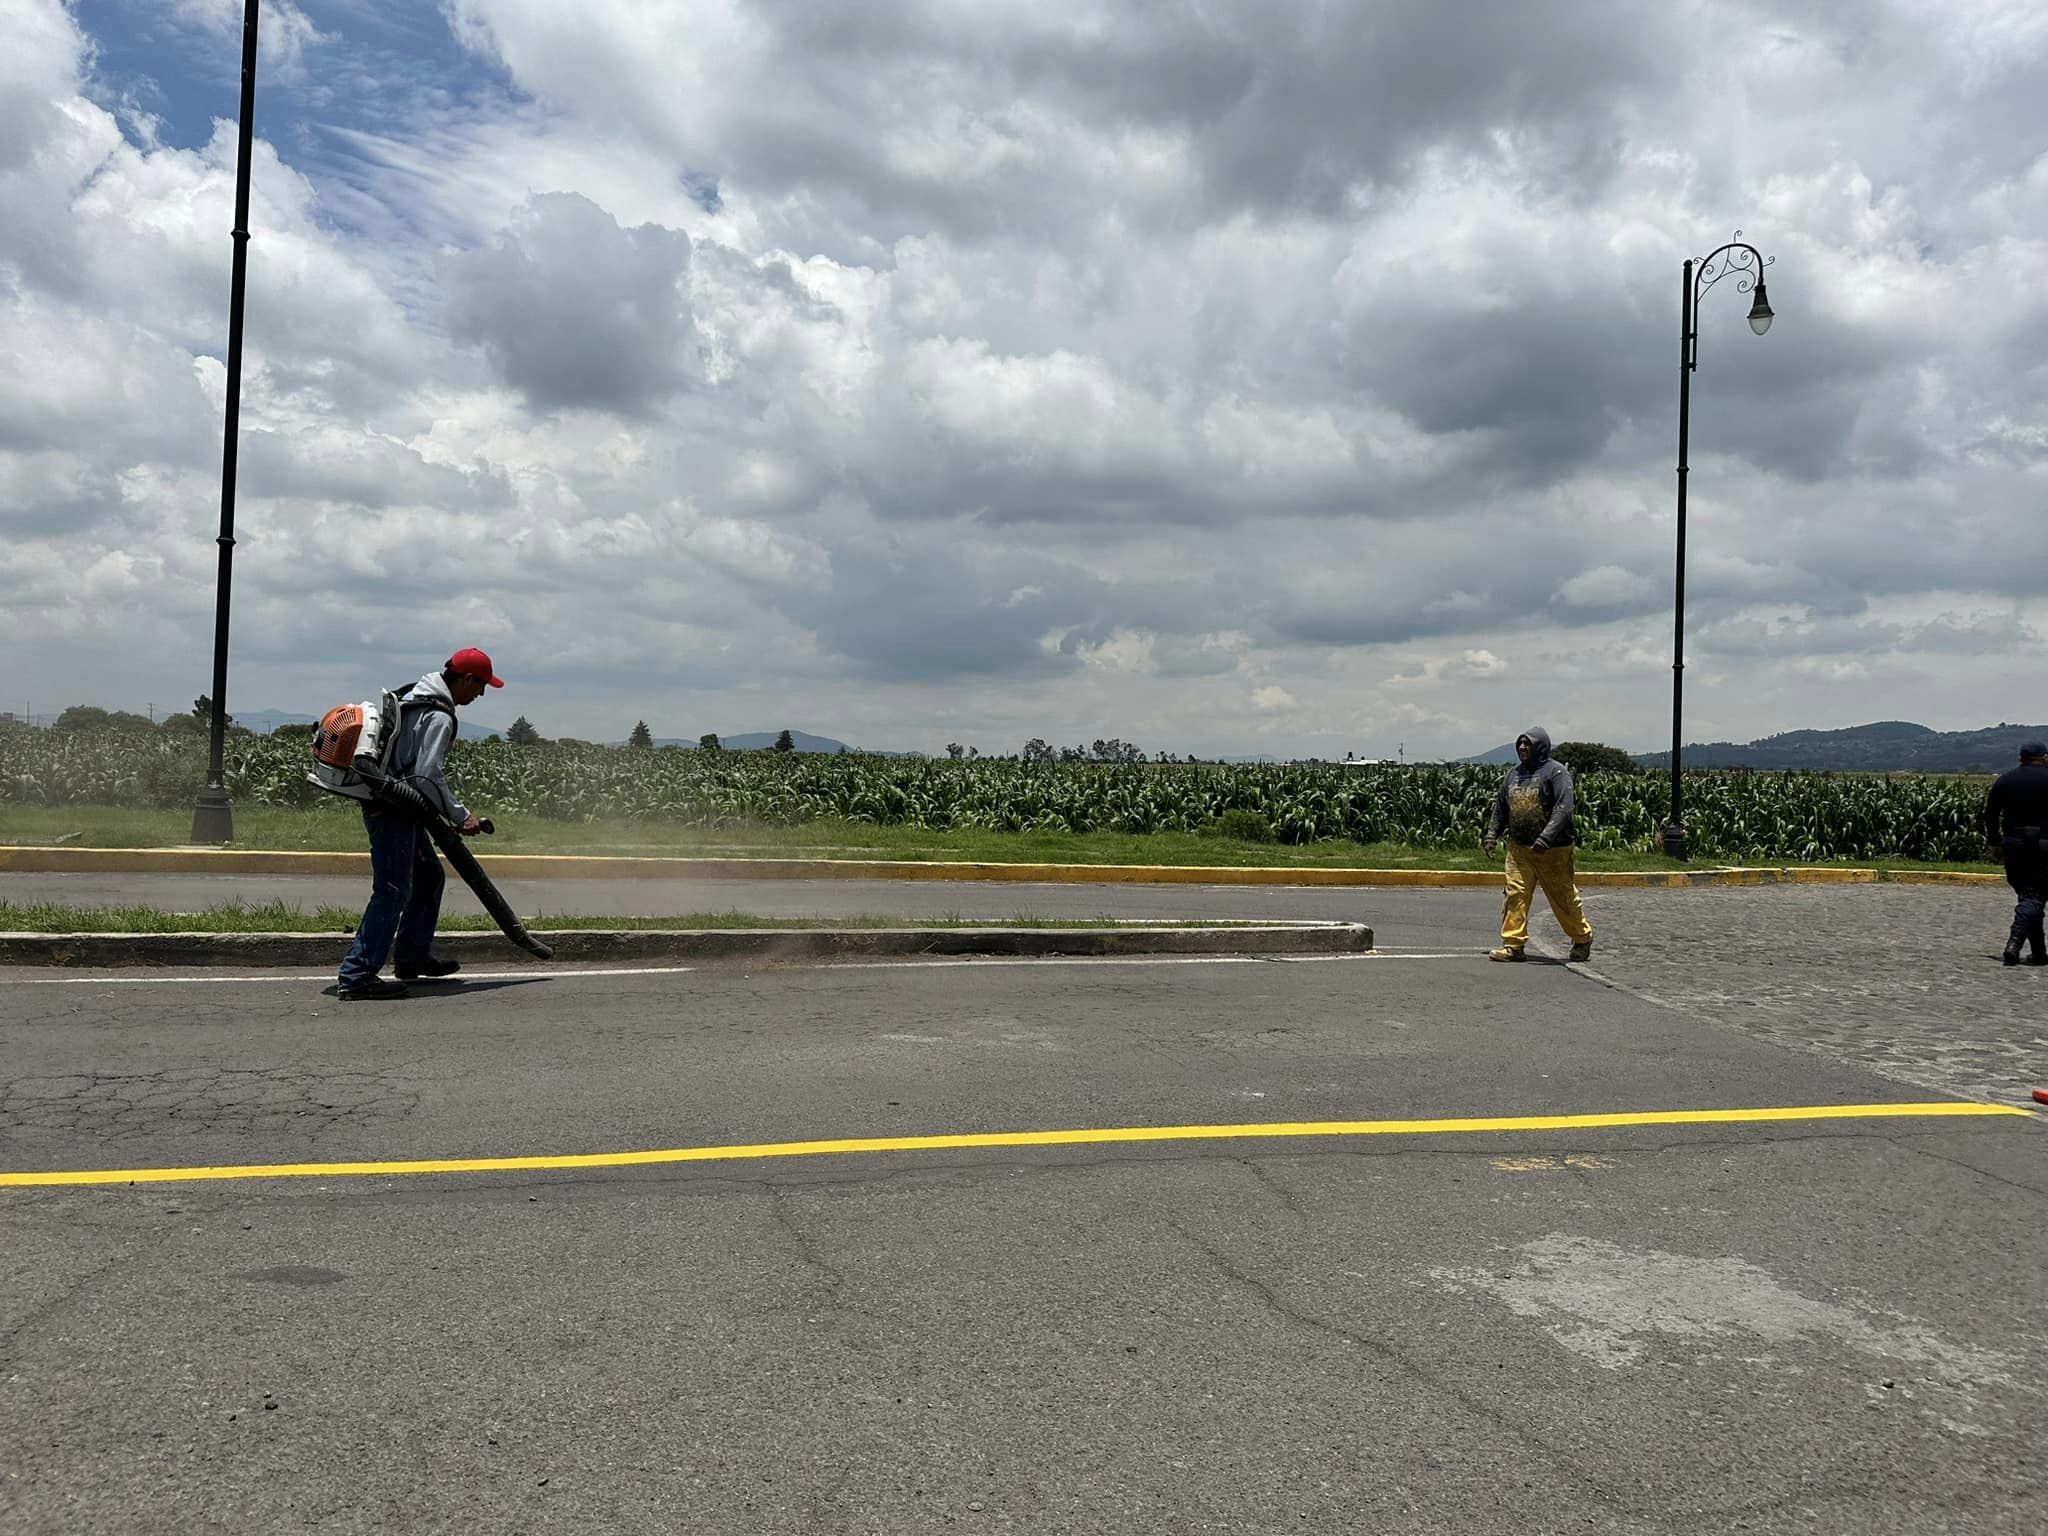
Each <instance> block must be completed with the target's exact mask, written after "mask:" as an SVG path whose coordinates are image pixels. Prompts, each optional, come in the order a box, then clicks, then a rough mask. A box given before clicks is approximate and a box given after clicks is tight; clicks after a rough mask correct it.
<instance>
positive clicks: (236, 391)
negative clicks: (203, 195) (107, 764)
mask: <svg viewBox="0 0 2048 1536" xmlns="http://www.w3.org/2000/svg"><path fill="white" fill-rule="evenodd" d="M258 3H259V0H243V5H242V119H241V122H240V124H239V125H238V126H239V128H240V130H241V145H240V150H239V153H238V154H237V156H236V160H235V227H234V229H233V230H232V231H230V234H231V236H232V238H233V240H234V242H235V262H234V268H233V272H232V275H231V276H230V277H229V279H228V405H227V430H226V433H225V438H224V441H223V444H222V448H221V464H220V537H219V538H218V539H216V540H215V541H214V542H215V543H217V544H218V545H219V546H220V577H219V579H218V581H217V582H216V584H215V587H214V597H213V604H214V607H213V720H212V722H211V733H210V737H209V745H208V748H207V755H206V787H205V788H204V789H202V790H200V791H199V803H198V804H197V805H196V806H194V807H193V810H192V841H193V842H195V843H225V842H228V841H230V840H231V839H233V837H234V835H235V814H234V810H233V808H232V807H231V806H230V805H229V803H228V786H227V775H226V770H225V768H224V766H223V764H222V754H223V752H224V750H225V743H226V740H227V733H228V593H229V591H230V589H231V588H232V586H233V582H234V568H235V450H236V447H237V445H238V444H239V442H240V438H241V422H242V294H243V290H244V287H245V286H246V284H247V282H248V276H249V265H248V251H249V150H250V145H251V139H252V130H253V129H254V127H255V122H256V7H257V5H258Z"/></svg>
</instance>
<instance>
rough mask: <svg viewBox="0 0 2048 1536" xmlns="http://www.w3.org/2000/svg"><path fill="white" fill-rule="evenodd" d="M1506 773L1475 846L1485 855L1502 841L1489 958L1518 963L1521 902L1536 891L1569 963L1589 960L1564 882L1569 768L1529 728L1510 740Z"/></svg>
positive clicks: (1568, 873) (1568, 870)
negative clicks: (1495, 933)
mask: <svg viewBox="0 0 2048 1536" xmlns="http://www.w3.org/2000/svg"><path fill="white" fill-rule="evenodd" d="M1515 759H1516V760H1515V764H1514V766H1513V767H1511V768H1509V769H1508V772H1507V778H1506V779H1505V780H1504V781H1503V782H1502V784H1501V788H1500V794H1499V796H1498V797H1497V798H1496V799H1495V801H1494V805H1493V814H1492V816H1490V817H1489V818H1488V819H1487V823H1486V831H1485V833H1484V835H1483V836H1482V837H1481V838H1480V845H1481V846H1482V847H1483V848H1485V849H1486V852H1487V854H1488V855H1489V856H1491V854H1492V853H1493V850H1494V848H1495V847H1496V846H1497V845H1498V844H1499V842H1500V841H1501V840H1502V839H1503V838H1505V839H1506V841H1507V845H1508V860H1507V896H1506V899H1505V900H1503V901H1502V902H1501V908H1500V947H1499V948H1498V949H1495V950H1492V951H1490V952H1489V953H1488V955H1487V958H1488V959H1490V960H1520V959H1522V958H1523V955H1522V951H1523V949H1525V948H1526V947H1527V946H1528V943H1529V903H1530V901H1531V900H1532V899H1533V898H1534V896H1535V894H1536V890H1537V887H1539V886H1540V887H1542V890H1543V894H1544V896H1545V897H1546V898H1547V899H1548V900H1549V902H1550V910H1551V911H1552V912H1554V913H1556V914H1557V921H1558V926H1559V927H1561V928H1563V929H1564V934H1565V937H1566V938H1568V939H1570V940H1571V941H1572V951H1571V958H1572V959H1574V960H1589V959H1591V958H1592V956H1593V925H1592V924H1591V923H1589V922H1587V921H1586V910H1585V908H1584V907H1583V906H1581V905H1580V903H1579V888H1578V885H1577V884H1576V882H1575V881H1574V880H1573V878H1572V869H1573V864H1574V861H1575V850H1576V846H1577V843H1578V835H1577V832H1576V829H1575V828H1574V827H1573V825H1572V775H1571V770H1570V769H1568V768H1566V767H1565V765H1564V764H1563V763H1561V762H1559V761H1558V760H1557V759H1556V758H1554V757H1552V756H1551V755H1550V733H1549V732H1548V731H1545V730H1544V729H1543V728H1542V727H1541V726H1531V727H1530V728H1529V729H1528V730H1527V731H1524V732H1523V733H1522V734H1521V735H1520V736H1519V737H1517V738H1516V739H1515Z"/></svg>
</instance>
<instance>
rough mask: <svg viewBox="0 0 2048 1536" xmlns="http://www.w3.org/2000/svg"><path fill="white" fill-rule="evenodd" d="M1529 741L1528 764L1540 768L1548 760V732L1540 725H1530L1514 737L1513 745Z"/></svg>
mask: <svg viewBox="0 0 2048 1536" xmlns="http://www.w3.org/2000/svg"><path fill="white" fill-rule="evenodd" d="M1525 741H1526V742H1528V743H1529V766H1530V767H1531V768H1540V767H1542V766H1543V765H1544V764H1545V763H1547V762H1549V761H1550V732H1548V731H1546V730H1545V729H1543V727H1542V726H1540V725H1532V726H1530V727H1529V729H1527V730H1526V731H1524V732H1522V734H1521V735H1519V736H1517V737H1516V738H1515V745H1517V746H1520V745H1521V744H1522V743H1523V742H1525Z"/></svg>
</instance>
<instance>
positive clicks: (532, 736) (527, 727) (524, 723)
mask: <svg viewBox="0 0 2048 1536" xmlns="http://www.w3.org/2000/svg"><path fill="white" fill-rule="evenodd" d="M505 739H506V740H507V741H509V742H511V743H512V745H513V746H515V747H537V746H539V745H540V744H541V743H542V741H543V740H545V738H544V737H543V736H542V735H541V733H540V732H539V731H537V730H535V729H534V728H533V722H532V721H531V720H529V719H527V718H526V716H524V715H521V716H520V717H519V718H518V719H517V720H514V721H513V722H512V723H511V724H510V725H508V726H506V727H505Z"/></svg>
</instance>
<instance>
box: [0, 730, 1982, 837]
mask: <svg viewBox="0 0 2048 1536" xmlns="http://www.w3.org/2000/svg"><path fill="white" fill-rule="evenodd" d="M309 760H310V759H309V756H308V747H307V744H306V741H305V740H304V738H302V737H283V738H277V737H237V738H233V739H231V740H230V741H229V742H228V747H227V758H226V766H227V785H228V790H229V793H230V794H231V795H232V796H233V798H234V800H235V803H236V804H238V805H267V806H287V807H311V806H314V805H316V804H319V803H323V802H329V801H330V799H331V797H328V796H325V795H322V794H321V793H320V791H318V790H316V789H314V788H313V787H312V786H311V785H309V784H307V783H306V781H305V769H306V767H307V765H308V763H309ZM205 761H206V745H205V742H204V740H203V739H195V738H189V737H188V738H183V739H164V738H161V737H156V736H152V735H149V734H146V733H141V732H138V733H134V734H122V733H58V732H54V731H10V732H6V733H4V734H0V808H4V807H5V806H6V805H8V804H15V805H44V806H57V805H106V806H129V807H154V808H162V809H177V810H182V809H185V808H188V807H189V806H190V805H191V804H192V800H193V796H194V794H195V793H196V791H197V790H198V787H199V785H200V783H201V782H202V780H203V779H204V777H205ZM448 775H449V778H450V780H451V781H452V782H453V783H454V785H455V787H456V789H457V791H458V792H459V793H460V794H461V795H462V797H463V799H464V800H465V801H466V802H467V803H468V804H469V805H470V806H472V807H473V808H474V809H476V810H477V811H478V812H479V813H480V814H489V815H493V816H501V817H509V816H529V817H539V818H545V819H549V820H556V821H617V820H635V819H654V820H661V821H667V822H674V823H680V824H682V825H686V826H695V827H733V826H742V825H746V824H749V823H754V824H768V825H776V826H793V825H799V824H801V823H804V822H809V821H817V820H826V819H831V820H838V821H845V822H874V823H881V824H889V825H906V826H912V827H925V828H932V829H935V830H944V829H948V828H962V829H980V830H986V831H1007V832H1020V831H1052V832H1090V831H1107V832H1123V833H1150V832H1198V831H1201V830H1203V829H1204V828H1207V827H1209V826H1210V825H1211V824H1212V823H1213V822H1215V821H1216V820H1217V819H1218V818H1219V817H1221V816H1222V815H1223V814H1224V813H1225V812H1226V811H1248V812H1253V813H1256V814H1257V815H1259V816H1261V817H1263V818H1264V819H1265V821H1266V823H1267V825H1268V826H1269V827H1270V828H1271V830H1272V834H1273V836H1274V838H1275V839H1276V840H1277V841H1280V842H1284V843H1310V842H1317V841H1322V840H1325V839H1350V840H1352V841H1355V842H1359V843H1377V842H1387V843H1405V844H1409V845H1412V846H1415V847H1420V848H1469V847H1472V846H1474V845H1475V844H1476V843H1477V841H1478V838H1479V831H1480V828H1481V827H1482V826H1483V824H1484V822H1485V819H1486V816H1487V812H1488V809H1489V807H1490V806H1491V804H1492V802H1493V796H1494V793H1495V791H1496V790H1497V789H1498V787H1499V784H1500V770H1499V769H1495V768H1478V767H1443V768H1425V767H1412V768H1406V767H1392V766H1379V765H1375V766H1372V767H1364V768H1351V767H1336V766H1323V765H1302V766H1290V765H1269V764H1256V765H1252V764H1246V765H1226V766H1220V767H1218V766H1207V765H1204V766H1196V765H1179V764H1108V763H1024V762H1016V761H1008V760H986V759H984V760H979V761H969V762H955V761H951V760H945V761H932V760H925V759H916V758H882V757H868V756H860V755H851V754H849V755H846V756H839V757H813V756H804V755H791V754H778V753H770V752H699V751H690V750H683V749H676V748H663V749H660V750H657V751H652V752H649V751H632V750H629V749H626V748H620V747H560V746H546V747H514V746H510V745H506V744H503V743H497V742H482V743H479V742H460V743H458V744H457V745H456V746H455V748H454V750H453V752H452V753H451V755H450V761H449V767H448ZM1577 787H1578V824H1579V835H1580V841H1581V842H1582V843H1583V844H1585V845H1586V846H1588V847H1591V848H1602V849H1623V850H1636V851H1641V852H1649V851H1651V850H1652V848H1653V847H1654V846H1655V843H1656V837H1657V830H1658V828H1659V826H1660V825H1661V824H1662V821H1663V818H1664V812H1665V805H1666V797H1667V795H1668V792H1669V783H1668V780H1667V779H1665V778H1663V777H1662V776H1659V775H1656V774H1647V773H1646V774H1586V775H1584V776H1582V777H1581V778H1580V779H1579V780H1578V786H1577ZM1686 797H1687V799H1686V809H1687V817H1686V820H1687V824H1688V827H1689V828H1690V831H1691V833H1692V842H1693V848H1694V854H1695V857H1697V858H1702V859H1717V860H1723V861H1767V860H1787V861H1794V862H1797V861H1803V860H1817V859H1892V858H1898V859H1926V860H1943V861H1964V860H1970V859H1975V858H1978V857H1981V852H1980V849H1979V846H1978V844H1979V841H1980V834H1979V830H1978V829H1979V822H1980V811H1981V808H1982V804H1983V791H1982V788H1981V787H1980V786H1977V785H1974V784H1972V783H1970V782H1968V781H1964V780H1955V779H1943V778H1920V777H1913V778H1894V777H1879V776H1859V775H1840V774H1810V773H1791V774H1745V773H1716V772H1703V773H1697V774H1689V775H1687V779H1686ZM0 815H4V812H0Z"/></svg>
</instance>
